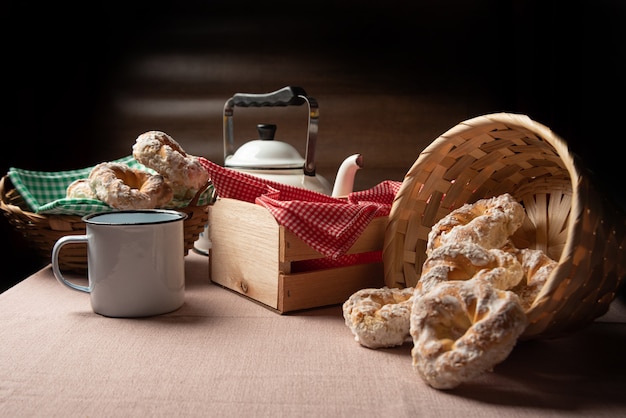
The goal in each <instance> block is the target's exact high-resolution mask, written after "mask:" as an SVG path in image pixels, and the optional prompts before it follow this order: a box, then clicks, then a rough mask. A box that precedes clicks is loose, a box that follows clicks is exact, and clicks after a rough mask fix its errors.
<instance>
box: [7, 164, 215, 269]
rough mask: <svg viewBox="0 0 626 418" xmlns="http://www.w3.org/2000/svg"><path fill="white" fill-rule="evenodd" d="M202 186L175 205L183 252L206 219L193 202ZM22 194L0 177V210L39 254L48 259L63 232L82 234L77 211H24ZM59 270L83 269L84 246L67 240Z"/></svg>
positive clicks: (83, 228) (205, 213)
mask: <svg viewBox="0 0 626 418" xmlns="http://www.w3.org/2000/svg"><path fill="white" fill-rule="evenodd" d="M203 191H204V190H201V191H199V192H198V193H197V194H196V196H195V197H194V198H193V199H192V201H191V202H190V203H189V205H188V206H186V207H182V208H176V210H178V211H180V212H183V213H185V214H187V218H186V219H185V220H184V222H183V224H184V239H185V255H186V254H188V253H189V250H190V249H192V248H193V246H194V242H196V240H197V239H198V237H199V236H200V233H201V232H202V231H203V230H204V226H205V225H206V224H207V222H208V219H209V213H208V205H205V206H198V205H197V202H198V199H199V197H200V195H201V194H202V192H203ZM27 208H28V206H27V205H26V203H25V202H24V199H23V198H22V196H21V195H20V194H19V193H18V191H17V190H15V188H14V187H13V184H12V183H11V179H10V178H9V177H8V176H4V177H2V178H1V179H0V210H1V211H2V213H3V215H4V216H6V218H7V219H8V220H9V223H10V224H11V225H12V226H13V227H14V228H15V230H16V231H18V232H19V233H21V234H22V236H23V237H24V238H25V239H26V241H27V242H28V244H29V245H31V246H32V247H33V249H34V250H35V251H37V253H38V254H39V256H41V257H42V259H44V260H47V261H50V260H51V256H52V247H54V243H55V242H56V241H57V240H58V239H59V238H61V237H63V236H66V235H83V234H85V232H86V226H85V223H84V222H83V220H82V216H79V215H42V214H37V213H33V212H29V211H28V209H27ZM59 267H60V268H61V270H73V271H77V272H85V271H87V246H86V245H80V244H68V245H66V246H64V247H63V249H62V250H61V251H60V254H59Z"/></svg>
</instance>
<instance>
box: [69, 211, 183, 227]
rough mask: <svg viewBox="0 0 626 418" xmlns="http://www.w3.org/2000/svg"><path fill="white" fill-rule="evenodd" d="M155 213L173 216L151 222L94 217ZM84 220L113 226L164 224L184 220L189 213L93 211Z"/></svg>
mask: <svg viewBox="0 0 626 418" xmlns="http://www.w3.org/2000/svg"><path fill="white" fill-rule="evenodd" d="M142 213H143V214H155V213H160V214H164V215H172V216H171V218H160V219H158V220H154V221H149V222H140V223H137V222H119V223H118V222H116V223H112V222H106V221H98V220H97V219H94V218H98V217H108V216H111V215H117V214H133V215H137V214H142ZM81 219H82V221H83V222H85V223H87V224H92V225H111V226H115V225H121V226H124V225H126V226H128V225H156V224H164V223H170V222H178V221H184V220H185V219H187V214H186V213H184V212H180V211H177V210H172V209H129V210H116V211H113V212H104V213H102V212H100V213H92V214H89V215H85V216H83V217H82V218H81Z"/></svg>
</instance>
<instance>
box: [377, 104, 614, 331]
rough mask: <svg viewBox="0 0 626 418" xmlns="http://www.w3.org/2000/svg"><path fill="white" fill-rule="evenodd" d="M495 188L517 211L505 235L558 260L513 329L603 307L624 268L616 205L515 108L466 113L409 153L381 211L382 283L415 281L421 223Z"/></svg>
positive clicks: (584, 316)
mask: <svg viewBox="0 0 626 418" xmlns="http://www.w3.org/2000/svg"><path fill="white" fill-rule="evenodd" d="M503 193H510V194H511V195H512V196H514V197H515V198H516V199H517V200H518V201H519V202H520V203H522V204H523V206H524V208H525V210H526V213H527V217H526V220H525V222H524V224H523V226H522V227H521V228H520V229H519V230H518V232H517V233H516V234H515V235H514V237H513V242H514V244H515V245H516V246H517V247H518V248H535V249H541V250H543V251H545V252H546V253H547V254H548V255H549V256H550V257H552V258H553V259H554V260H557V261H558V266H557V268H556V269H555V270H554V271H553V273H552V274H551V276H550V277H549V279H548V282H547V283H546V285H545V286H544V287H543V288H542V290H541V292H540V294H539V295H538V297H537V299H536V300H535V302H534V304H533V306H531V308H530V309H529V310H528V311H527V315H528V318H529V326H528V328H527V329H526V331H525V333H524V335H523V336H522V338H523V339H528V338H534V337H539V336H542V337H551V336H558V335H561V334H565V333H568V332H571V331H574V330H576V329H578V328H580V327H582V326H584V325H586V324H588V323H589V322H591V321H593V320H594V319H595V318H597V317H599V316H601V315H602V314H604V313H605V312H606V311H607V310H608V307H609V304H610V303H611V302H612V301H613V299H614V298H615V295H616V292H617V290H618V288H619V286H620V284H621V282H622V281H623V279H624V276H625V275H626V257H625V256H626V219H625V217H624V214H623V212H621V211H620V209H619V208H618V206H617V205H615V204H614V203H613V202H612V201H610V200H609V199H608V198H606V196H604V195H601V194H600V192H599V191H598V190H596V188H594V186H593V184H591V179H590V174H589V172H587V171H586V170H585V169H584V168H583V166H582V164H581V162H580V161H579V159H578V158H577V157H576V156H575V155H573V154H572V153H570V151H569V150H568V147H567V144H566V143H565V142H564V141H563V140H562V139H561V138H559V137H558V136H556V135H555V134H554V133H553V132H552V131H551V130H550V129H548V128H547V127H545V126H543V125H541V124H539V123H537V122H534V121H533V120H531V119H530V118H528V117H527V116H524V115H516V114H509V113H497V114H491V115H485V116H480V117H477V118H474V119H470V120H467V121H465V122H463V123H460V124H459V125H457V126H455V127H454V128H452V129H450V130H449V131H447V132H446V133H444V134H443V135H441V136H440V137H439V138H437V139H436V140H435V141H434V142H433V143H432V144H430V145H429V146H428V147H427V148H426V149H424V151H423V152H422V153H421V154H420V155H419V157H418V159H417V160H416V161H415V163H414V164H413V166H412V167H411V169H410V170H409V172H408V173H407V175H406V177H405V179H404V181H403V183H402V186H401V188H400V191H399V192H398V194H397V196H396V200H395V202H394V204H393V207H392V210H391V213H390V216H389V224H388V227H387V230H386V235H385V243H384V250H383V260H384V266H385V267H384V268H385V284H386V285H387V286H390V287H411V286H415V285H416V283H417V281H418V280H419V278H420V273H421V268H422V264H423V263H424V261H425V259H426V254H425V251H426V243H427V241H428V233H429V231H430V229H431V227H432V226H433V225H434V224H435V223H436V222H437V221H438V220H440V219H441V218H442V217H444V216H445V215H447V214H448V213H450V212H451V211H452V210H454V209H456V208H458V207H460V206H462V205H463V204H465V203H473V202H475V201H476V200H478V199H481V198H487V197H493V196H497V195H500V194H503Z"/></svg>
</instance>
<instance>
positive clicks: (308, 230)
mask: <svg viewBox="0 0 626 418" xmlns="http://www.w3.org/2000/svg"><path fill="white" fill-rule="evenodd" d="M200 161H201V163H202V165H203V166H204V167H205V168H206V169H207V170H208V172H209V174H210V177H211V181H212V182H213V186H214V187H215V191H216V192H217V196H218V197H223V198H231V199H238V200H243V201H246V202H250V203H256V204H258V205H261V206H264V207H265V208H267V210H268V211H270V213H271V214H272V215H273V216H274V218H276V221H277V222H278V223H279V224H280V225H282V226H284V227H285V228H287V229H289V230H290V231H292V232H293V233H294V234H295V235H296V236H298V237H299V238H300V239H302V241H304V242H305V243H307V244H308V245H309V246H310V247H311V248H313V249H315V250H317V251H319V252H320V253H322V254H324V255H325V256H326V257H329V258H330V259H331V260H338V259H340V258H341V257H342V256H344V254H345V253H346V251H348V250H349V249H350V247H351V246H352V244H354V242H355V241H356V240H357V239H358V238H359V236H360V235H361V233H362V232H363V231H364V230H365V228H366V227H367V225H368V224H369V222H370V221H371V220H372V219H374V218H375V217H378V216H387V215H389V212H390V210H391V205H392V203H393V199H394V197H395V195H396V193H397V192H398V190H399V188H400V185H401V184H402V183H401V182H397V181H391V180H387V181H383V182H382V183H379V184H378V185H377V186H375V187H373V188H371V189H368V190H364V191H358V192H352V193H350V194H349V195H348V196H347V198H346V199H338V198H334V197H331V196H327V195H325V194H323V193H318V192H314V191H311V190H306V189H303V188H300V187H294V186H289V185H286V184H281V183H277V182H273V181H269V180H264V179H261V178H258V177H255V176H252V175H250V174H246V173H242V172H240V171H236V170H232V169H229V168H226V167H222V166H220V165H218V164H215V163H213V162H211V161H209V160H207V159H206V158H202V157H201V158H200ZM351 261H354V260H351ZM351 261H346V262H345V263H343V264H350V263H351Z"/></svg>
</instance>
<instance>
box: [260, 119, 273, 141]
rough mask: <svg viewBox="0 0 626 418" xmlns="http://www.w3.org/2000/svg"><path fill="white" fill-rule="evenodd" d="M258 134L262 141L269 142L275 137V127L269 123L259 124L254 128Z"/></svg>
mask: <svg viewBox="0 0 626 418" xmlns="http://www.w3.org/2000/svg"><path fill="white" fill-rule="evenodd" d="M256 129H257V131H258V132H259V138H260V139H261V140H263V141H271V140H273V139H274V135H276V125H274V124H270V123H259V124H258V125H257V126H256Z"/></svg>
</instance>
